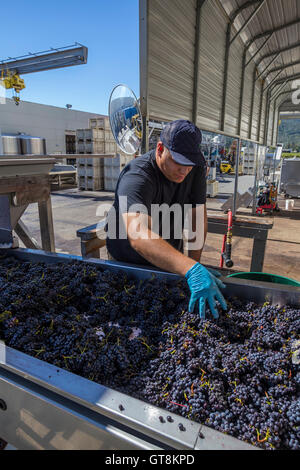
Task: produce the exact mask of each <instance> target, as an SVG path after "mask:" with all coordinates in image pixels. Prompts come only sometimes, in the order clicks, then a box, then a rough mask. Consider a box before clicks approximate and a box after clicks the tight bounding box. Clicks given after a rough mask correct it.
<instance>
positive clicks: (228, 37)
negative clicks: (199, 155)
mask: <svg viewBox="0 0 300 470" xmlns="http://www.w3.org/2000/svg"><path fill="white" fill-rule="evenodd" d="M264 2H265V0H259V3H260V4H261V5H259V8H256V9H255V12H254V14H253V13H252V14H251V19H250V21H251V20H252V19H253V18H254V16H255V15H256V14H257V13H258V10H259V9H260V8H261V6H262V4H263V3H264ZM257 3H258V0H256V1H248V2H246V3H244V4H243V5H242V6H240V7H239V8H238V9H237V10H236V11H234V12H233V14H232V16H231V18H230V21H229V23H228V25H227V31H226V41H225V59H224V80H223V95H222V110H221V122H220V129H221V131H223V132H224V129H225V114H226V98H227V83H228V64H229V54H230V47H231V45H232V44H233V41H234V40H235V39H236V38H237V36H238V35H237V34H236V35H235V36H234V38H233V39H232V40H231V29H232V26H233V23H234V21H235V19H236V17H237V16H238V15H239V14H240V13H241V12H242V11H243V10H245V9H247V8H249V7H250V6H253V5H255V4H257ZM248 24H249V21H248V23H247V25H248ZM239 34H240V33H239Z"/></svg>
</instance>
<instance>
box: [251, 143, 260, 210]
mask: <svg viewBox="0 0 300 470" xmlns="http://www.w3.org/2000/svg"><path fill="white" fill-rule="evenodd" d="M258 149H259V145H256V158H255V175H254V187H253V200H252V215H255V214H256V197H257V171H258Z"/></svg>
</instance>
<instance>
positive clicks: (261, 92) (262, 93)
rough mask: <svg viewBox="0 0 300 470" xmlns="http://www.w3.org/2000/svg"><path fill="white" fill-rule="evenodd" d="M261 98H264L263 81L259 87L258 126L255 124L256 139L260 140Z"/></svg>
mask: <svg viewBox="0 0 300 470" xmlns="http://www.w3.org/2000/svg"><path fill="white" fill-rule="evenodd" d="M263 99H264V81H262V82H261V88H260V101H259V117H258V126H257V139H256V140H258V141H259V140H260V131H261V129H260V127H261V121H262V107H263Z"/></svg>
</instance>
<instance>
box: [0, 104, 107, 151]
mask: <svg viewBox="0 0 300 470" xmlns="http://www.w3.org/2000/svg"><path fill="white" fill-rule="evenodd" d="M100 116H103V115H102V114H95V113H86V112H84V111H76V110H73V109H67V108H59V107H56V106H48V105H43V104H38V103H31V102H29V101H21V102H20V104H19V106H16V105H15V102H14V101H13V100H12V99H10V98H7V99H6V102H5V104H0V130H1V132H2V134H6V133H9V134H18V132H22V133H25V134H28V135H32V136H36V137H43V138H45V139H46V150H47V153H61V154H64V153H66V142H65V131H69V130H76V129H80V128H88V127H89V119H90V118H95V117H100Z"/></svg>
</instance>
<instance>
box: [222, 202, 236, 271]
mask: <svg viewBox="0 0 300 470" xmlns="http://www.w3.org/2000/svg"><path fill="white" fill-rule="evenodd" d="M231 244H232V211H231V210H229V211H228V223H227V232H226V234H225V235H224V237H223V244H222V252H221V258H220V268H223V265H224V261H225V265H226V267H227V268H232V266H233V261H232V259H231Z"/></svg>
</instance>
